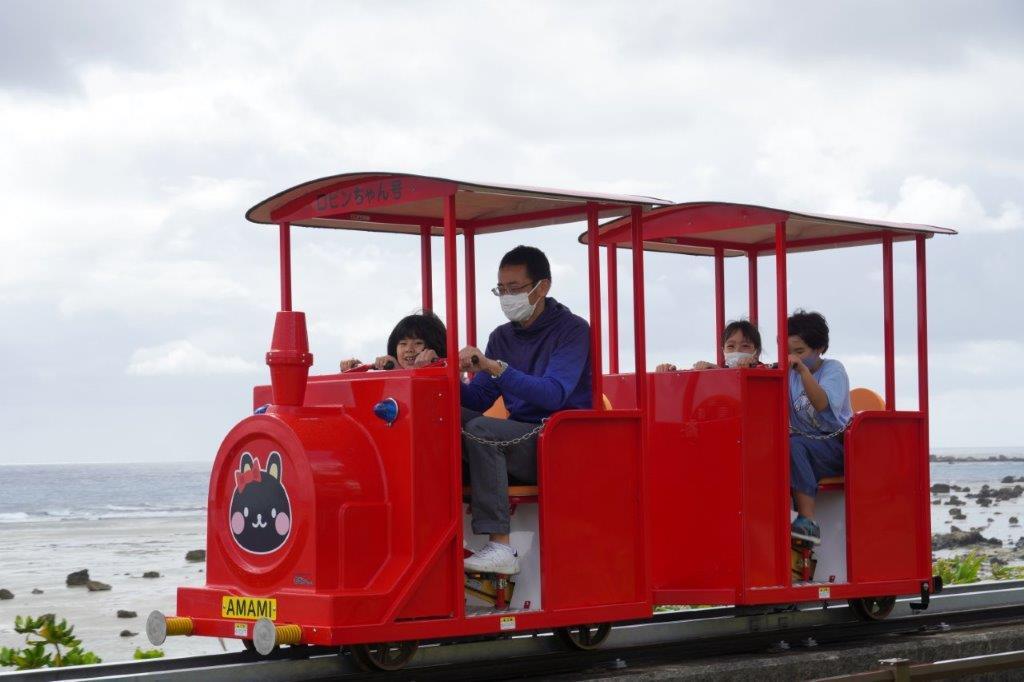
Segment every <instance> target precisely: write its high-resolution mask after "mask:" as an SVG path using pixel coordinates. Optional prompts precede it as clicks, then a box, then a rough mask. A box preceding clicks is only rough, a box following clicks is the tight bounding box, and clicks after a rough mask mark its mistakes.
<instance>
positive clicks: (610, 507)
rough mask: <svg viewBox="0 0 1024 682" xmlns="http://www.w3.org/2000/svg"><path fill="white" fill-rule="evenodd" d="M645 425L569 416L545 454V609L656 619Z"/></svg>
mask: <svg viewBox="0 0 1024 682" xmlns="http://www.w3.org/2000/svg"><path fill="white" fill-rule="evenodd" d="M642 438H643V435H642V424H641V418H640V413H639V412H637V411H635V410H612V411H597V410H593V411H592V410H570V411H565V412H558V413H556V414H555V415H554V416H553V417H551V419H549V420H548V422H547V426H545V428H544V433H543V435H542V437H541V443H540V449H539V451H538V465H537V468H538V482H539V485H540V534H541V539H542V543H543V548H542V550H541V574H542V576H543V595H544V597H543V602H544V608H545V609H547V608H553V609H556V610H561V609H571V608H581V607H595V606H602V605H608V604H618V605H631V606H632V607H635V608H636V610H637V613H643V614H644V615H649V614H650V608H651V607H650V591H649V589H648V586H647V573H646V567H645V562H644V536H645V533H644V532H643V527H644V506H643V500H642V497H641V496H639V495H637V491H638V490H640V489H641V487H642V484H641V482H642V480H643V478H642V476H643V469H642V466H641V457H640V453H641V452H642V450H641V443H642Z"/></svg>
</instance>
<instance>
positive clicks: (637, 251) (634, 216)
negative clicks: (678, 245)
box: [630, 206, 647, 414]
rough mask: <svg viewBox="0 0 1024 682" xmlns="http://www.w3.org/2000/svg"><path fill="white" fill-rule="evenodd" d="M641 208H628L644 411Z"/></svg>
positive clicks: (637, 368) (638, 393) (638, 403)
mask: <svg viewBox="0 0 1024 682" xmlns="http://www.w3.org/2000/svg"><path fill="white" fill-rule="evenodd" d="M641 215H642V209H641V208H640V207H639V206H632V207H631V208H630V218H631V229H632V235H631V236H632V246H633V346H634V350H633V353H634V358H635V371H636V406H637V409H639V410H640V413H641V414H643V413H644V408H645V407H646V405H647V338H646V328H645V326H644V237H643V223H642V222H641Z"/></svg>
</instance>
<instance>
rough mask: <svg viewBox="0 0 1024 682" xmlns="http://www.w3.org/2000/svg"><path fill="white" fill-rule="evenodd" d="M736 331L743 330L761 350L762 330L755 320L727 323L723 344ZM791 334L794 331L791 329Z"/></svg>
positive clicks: (758, 349) (757, 348) (755, 346)
mask: <svg viewBox="0 0 1024 682" xmlns="http://www.w3.org/2000/svg"><path fill="white" fill-rule="evenodd" d="M736 332H742V333H743V336H744V337H745V338H746V339H747V340H749V341H750V342H751V343H752V344H754V348H755V349H756V350H757V352H758V353H760V352H761V332H759V331H758V330H757V327H755V326H754V323H753V322H749V321H747V320H733V321H732V322H730V323H729V324H727V325H725V329H724V330H723V331H722V345H723V346H724V345H725V342H726V341H728V340H729V337H730V336H732V335H733V334H735V333H736ZM789 333H790V334H792V333H793V332H792V331H790V332H789Z"/></svg>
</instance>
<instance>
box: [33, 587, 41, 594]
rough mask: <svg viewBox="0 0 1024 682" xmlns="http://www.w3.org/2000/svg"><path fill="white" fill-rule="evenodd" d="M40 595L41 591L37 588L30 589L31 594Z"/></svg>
mask: <svg viewBox="0 0 1024 682" xmlns="http://www.w3.org/2000/svg"><path fill="white" fill-rule="evenodd" d="M42 593H43V591H42V590H40V589H39V588H38V587H33V588H32V594H42Z"/></svg>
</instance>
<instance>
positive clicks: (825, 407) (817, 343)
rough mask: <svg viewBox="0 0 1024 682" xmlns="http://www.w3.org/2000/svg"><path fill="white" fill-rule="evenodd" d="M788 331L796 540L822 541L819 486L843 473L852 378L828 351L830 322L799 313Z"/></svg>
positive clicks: (789, 321)
mask: <svg viewBox="0 0 1024 682" xmlns="http://www.w3.org/2000/svg"><path fill="white" fill-rule="evenodd" d="M787 326H788V329H789V367H790V369H789V398H790V405H789V467H790V487H791V490H792V493H793V502H794V504H795V505H796V510H797V517H796V519H795V520H794V521H793V526H792V531H791V532H792V535H793V537H795V538H800V539H802V540H808V541H810V542H813V543H819V542H821V530H820V529H819V528H818V524H817V523H815V522H814V498H815V496H816V495H817V493H818V481H819V480H821V479H822V478H826V477H828V476H839V475H840V474H842V473H843V470H844V458H843V431H844V430H845V429H846V424H847V423H848V422H849V421H850V418H851V417H852V416H853V409H852V408H851V407H850V379H849V377H847V375H846V368H845V367H843V364H842V363H841V362H839V361H838V360H832V359H825V358H823V357H821V356H822V354H823V353H825V351H827V350H828V323H827V322H825V318H824V317H823V316H822V315H821V314H820V313H815V312H810V313H808V312H805V311H803V310H797V311H796V312H795V313H793V315H792V316H791V317H790V318H789V320H788V322H787Z"/></svg>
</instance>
